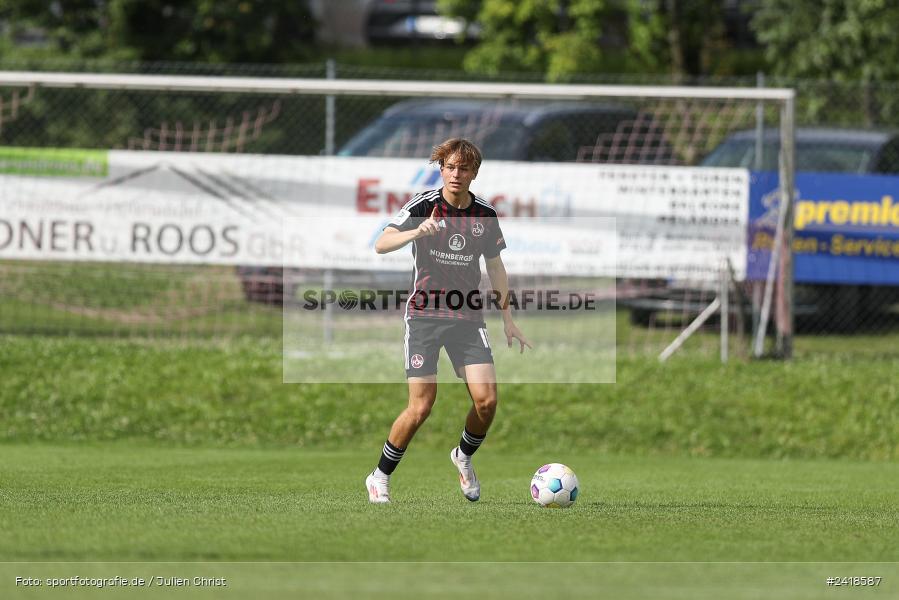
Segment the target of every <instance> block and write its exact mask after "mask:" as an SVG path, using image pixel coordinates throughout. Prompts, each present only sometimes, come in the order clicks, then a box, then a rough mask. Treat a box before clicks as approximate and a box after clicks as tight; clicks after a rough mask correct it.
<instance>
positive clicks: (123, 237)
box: [0, 151, 749, 279]
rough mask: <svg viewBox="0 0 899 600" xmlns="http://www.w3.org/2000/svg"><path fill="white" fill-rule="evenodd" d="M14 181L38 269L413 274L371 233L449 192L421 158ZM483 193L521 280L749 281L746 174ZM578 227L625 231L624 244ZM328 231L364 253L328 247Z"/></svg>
mask: <svg viewBox="0 0 899 600" xmlns="http://www.w3.org/2000/svg"><path fill="white" fill-rule="evenodd" d="M5 172H6V173H8V174H2V173H0V258H16V259H37V260H86V261H131V262H154V263H202V264H234V265H266V266H280V265H282V264H287V265H289V266H318V267H331V268H345V267H346V268H348V266H349V265H348V263H349V262H353V261H355V264H356V266H354V267H353V268H360V269H404V270H406V269H409V268H410V267H409V260H408V256H404V255H403V254H397V255H396V256H395V257H389V258H385V257H383V256H380V257H379V256H377V255H375V254H374V252H373V250H370V248H371V246H372V245H373V242H374V238H373V236H374V235H375V234H376V232H378V231H380V228H381V227H382V226H383V225H384V224H386V222H387V220H388V218H389V217H391V216H392V215H393V214H394V213H395V212H396V211H398V210H399V208H400V207H401V206H402V205H403V204H404V203H405V202H406V201H407V200H408V199H409V198H411V197H412V196H413V195H414V194H415V193H417V192H419V191H422V190H425V189H432V188H436V187H439V186H440V185H441V181H440V177H439V172H438V171H437V170H436V168H435V167H432V166H429V165H427V163H426V162H424V161H420V160H408V159H377V158H344V157H292V156H258V155H207V154H188V153H169V152H130V151H112V152H109V154H108V174H107V175H106V176H105V177H89V176H88V177H72V176H51V175H46V176H39V175H33V174H13V173H14V171H13V172H11V171H5ZM472 191H473V192H475V193H476V194H478V195H479V196H481V197H483V198H484V199H486V200H487V201H488V202H491V203H492V204H493V205H494V206H495V208H496V209H497V212H498V214H499V215H500V224H501V226H502V227H503V231H504V233H505V237H506V243H507V246H508V250H507V251H505V252H504V253H503V259H504V262H506V264H507V265H508V266H509V271H510V272H513V273H514V272H527V273H534V271H533V270H525V269H532V268H534V267H535V265H537V264H540V265H544V267H545V268H546V269H549V272H555V273H557V274H582V273H585V272H586V271H589V270H591V269H592V271H591V272H592V273H594V274H595V273H608V272H610V269H611V265H612V264H614V261H613V259H614V258H615V257H616V255H617V276H618V277H646V278H689V279H697V278H709V279H710V278H714V277H717V271H718V269H719V267H720V262H721V259H722V258H725V257H726V258H729V259H730V260H731V263H732V264H733V266H734V268H735V269H736V271H737V275H738V277H742V276H743V273H744V271H745V264H746V258H745V257H746V222H747V214H748V198H749V177H748V173H747V171H745V170H742V169H705V168H686V167H649V166H615V165H593V164H569V163H516V162H498V161H497V162H491V161H489V160H488V161H487V162H485V163H484V165H482V167H481V172H480V173H479V175H478V177H477V179H476V180H475V181H474V183H473V184H472ZM310 217H315V218H318V219H324V220H316V219H310ZM348 217H353V218H348ZM581 217H605V218H610V219H614V221H615V223H616V225H617V237H616V236H615V232H614V230H603V229H601V228H600V230H596V228H595V227H594V223H595V222H596V221H594V220H592V219H580V218H581ZM303 219H308V220H309V223H310V225H311V224H312V223H318V224H319V225H318V226H317V227H314V226H313V227H305V228H304V227H302V226H301V224H302V223H303ZM579 221H581V222H580V225H579ZM325 222H327V223H330V225H329V226H328V227H333V228H334V230H333V232H332V233H333V234H334V235H337V237H338V238H339V239H343V240H353V241H354V244H350V245H345V246H344V249H343V250H341V251H338V252H334V251H332V250H333V248H331V249H330V250H328V251H326V247H325V246H324V245H322V244H324V240H323V238H322V236H323V235H324V238H325V240H330V239H331V238H332V237H333V236H332V235H331V234H330V233H328V234H327V235H325V232H324V231H323V230H322V229H321V227H322V223H325ZM361 240H364V241H365V244H366V245H365V247H363V248H357V250H358V252H355V253H353V254H352V255H350V254H348V253H347V248H348V247H349V246H352V247H353V248H356V245H355V242H357V241H360V243H361ZM610 244H611V245H614V246H615V252H612V251H611V250H610ZM579 248H580V249H583V248H589V249H590V251H578V249H579ZM366 252H368V254H366ZM598 253H601V254H598ZM362 255H365V256H363V257H362V258H359V256H362ZM552 257H554V258H552ZM560 257H562V258H560ZM285 261H286V262H285ZM609 261H613V262H611V263H610V262H609ZM316 263H318V264H316ZM559 269H563V270H562V271H559Z"/></svg>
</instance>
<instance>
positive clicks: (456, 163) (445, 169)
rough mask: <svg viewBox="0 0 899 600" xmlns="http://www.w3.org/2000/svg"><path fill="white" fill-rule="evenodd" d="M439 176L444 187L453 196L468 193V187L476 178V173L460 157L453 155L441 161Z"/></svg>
mask: <svg viewBox="0 0 899 600" xmlns="http://www.w3.org/2000/svg"><path fill="white" fill-rule="evenodd" d="M440 175H441V177H443V185H444V187H446V189H447V190H449V191H450V192H453V193H454V194H459V193H465V192H467V191H468V186H470V185H471V182H472V181H473V180H474V178H475V177H477V175H478V172H477V171H475V170H474V169H473V168H472V166H471V165H470V164H468V163H466V162H465V161H463V160H462V157H461V156H459V155H458V154H454V155H452V156H450V157H449V158H447V159H446V160H445V161H443V166H442V167H440Z"/></svg>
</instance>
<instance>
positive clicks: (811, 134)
mask: <svg viewBox="0 0 899 600" xmlns="http://www.w3.org/2000/svg"><path fill="white" fill-rule="evenodd" d="M795 139H796V166H795V167H796V171H797V172H811V173H816V172H817V173H856V174H899V134H897V133H890V132H882V131H867V130H860V129H835V128H798V129H797V130H796V135H795ZM758 147H759V144H758V133H757V132H756V131H755V130H746V131H739V132H736V133H734V134H732V135H730V136H729V137H728V138H726V139H725V140H724V141H723V142H722V143H721V144H719V145H718V146H717V147H716V148H715V149H714V150H713V151H712V152H711V153H709V155H708V156H707V157H706V158H705V159H704V160H703V161H702V162H701V166H704V167H737V168H747V169H752V170H757V171H776V170H777V169H778V153H779V151H780V131H779V130H777V129H764V130H762V137H761V145H760V147H761V152H762V155H761V157H760V160H758V161H757V160H756V149H757V148H758ZM747 287H748V286H747ZM746 292H747V295H748V293H749V291H748V290H746ZM694 295H695V294H694ZM683 297H685V291H684V289H683V288H679V289H673V288H672V286H670V285H657V286H656V287H654V288H653V289H652V293H650V294H648V295H646V296H643V297H640V298H636V299H634V300H625V301H623V302H622V304H624V305H627V306H629V307H630V309H631V314H630V316H631V322H633V323H635V324H640V325H646V324H648V323H649V322H650V321H651V319H652V317H653V315H654V314H655V313H657V312H660V311H664V310H675V311H680V312H682V313H684V314H685V315H687V316H694V315H695V314H697V313H698V312H699V310H701V309H702V308H703V307H704V304H703V305H702V306H701V305H700V304H695V305H691V306H688V305H687V303H685V302H684V301H683V300H682V298H683ZM896 302H899V288H896V287H892V286H871V285H837V284H826V285H825V284H814V285H811V284H797V285H795V286H794V315H795V317H796V320H797V326H798V327H800V328H806V329H810V330H821V329H828V330H842V331H853V330H856V329H858V328H860V327H864V326H865V325H866V319H868V318H870V317H871V316H872V315H879V314H880V312H881V311H882V309H883V308H884V307H887V306H889V305H891V304H893V303H896ZM750 321H751V320H747V321H746V322H747V323H749V322H750Z"/></svg>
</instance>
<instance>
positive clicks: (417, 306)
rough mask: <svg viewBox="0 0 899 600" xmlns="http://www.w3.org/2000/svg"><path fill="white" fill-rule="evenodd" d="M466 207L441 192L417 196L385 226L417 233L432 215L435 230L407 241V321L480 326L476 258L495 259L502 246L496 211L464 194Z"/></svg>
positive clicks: (479, 199)
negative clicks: (410, 279)
mask: <svg viewBox="0 0 899 600" xmlns="http://www.w3.org/2000/svg"><path fill="white" fill-rule="evenodd" d="M469 195H470V197H471V202H470V203H469V205H468V206H467V207H465V208H463V209H459V208H456V207H455V206H453V205H452V204H450V203H449V202H447V201H446V200H445V199H444V198H443V194H442V193H441V190H440V189H436V190H429V191H427V192H422V193H420V194H416V195H415V196H413V197H412V199H411V200H409V202H407V203H406V204H405V205H404V206H403V208H402V209H401V210H400V211H399V213H397V215H396V216H395V217H394V218H393V219H392V220H391V221H390V222H389V223H388V224H387V225H386V226H385V229H386V227H394V228H396V229H399V230H400V231H409V230H411V229H416V228H417V227H418V226H419V225H421V223H422V222H423V221H424V220H425V219H427V218H428V217H429V216H431V213H432V212H433V211H434V209H435V208H436V213H435V214H434V218H435V219H436V220H437V223H438V226H439V229H438V232H437V233H436V234H435V235H433V236H427V237H423V238H419V239H417V240H414V241H413V242H412V256H413V259H414V261H415V271H414V275H413V283H412V289H411V291H410V296H409V301H408V302H406V316H407V317H408V318H423V317H427V318H439V319H465V320H469V321H475V322H478V323H483V321H484V317H483V310H482V309H481V306H483V297H482V296H481V294H480V291H479V285H480V282H481V264H480V260H481V256H482V255H483V256H484V257H485V258H495V257H497V256H499V253H500V251H501V250H503V249H504V248H505V247H506V242H505V240H504V239H503V232H502V230H501V229H500V226H499V220H498V219H497V215H496V210H495V209H494V208H493V207H492V206H491V205H490V204H488V203H487V202H486V201H485V200H483V199H481V198H478V197H477V196H475V195H474V194H472V193H471V192H469Z"/></svg>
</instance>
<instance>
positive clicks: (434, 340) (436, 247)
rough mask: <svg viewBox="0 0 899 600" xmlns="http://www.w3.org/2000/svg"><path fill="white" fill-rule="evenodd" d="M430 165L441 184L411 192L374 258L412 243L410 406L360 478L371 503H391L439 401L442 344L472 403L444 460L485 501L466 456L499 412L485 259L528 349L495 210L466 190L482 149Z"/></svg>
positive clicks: (407, 348) (453, 150)
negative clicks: (398, 475) (399, 471)
mask: <svg viewBox="0 0 899 600" xmlns="http://www.w3.org/2000/svg"><path fill="white" fill-rule="evenodd" d="M431 162H432V163H437V164H439V165H440V174H441V176H442V177H443V187H442V188H440V189H437V190H429V191H426V192H422V193H420V194H416V195H415V196H414V197H413V198H412V199H411V200H409V202H407V203H406V204H405V206H403V208H402V210H400V211H399V213H398V214H397V215H396V217H394V219H393V220H392V221H390V223H389V224H388V225H387V226H386V227H385V228H384V231H383V233H381V236H380V237H379V238H378V240H377V241H376V242H375V250H376V251H377V252H378V253H379V254H384V253H386V252H393V251H394V250H397V249H399V248H402V247H403V246H405V245H406V244H408V243H409V242H412V256H413V260H414V262H415V272H414V281H413V284H412V292H411V294H410V297H409V300H408V301H407V302H406V310H405V315H404V319H405V323H406V335H405V344H404V358H405V366H406V379H407V381H408V384H409V405H408V406H407V407H406V409H405V410H404V411H403V412H401V413H400V415H399V416H398V417H397V419H396V421H394V423H393V427H391V428H390V435H389V436H388V438H387V442H386V443H385V444H384V448H383V450H382V452H381V459H380V460H379V461H378V466H377V468H375V470H374V471H372V472H371V474H370V475H369V476H368V477H366V478H365V487H366V489H367V490H368V499H369V501H370V502H373V503H384V502H390V475H391V473H393V471H394V469H396V467H397V465H398V464H399V462H400V459H402V458H403V454H404V453H405V452H406V447H407V446H408V445H409V442H410V441H411V440H412V437H413V436H414V435H415V432H416V431H417V430H418V428H419V427H421V424H422V423H424V421H425V419H427V418H428V414H430V412H431V407H432V406H433V405H434V401H435V400H436V399H437V357H438V355H439V354H440V348H441V347H444V348H446V353H447V355H448V356H449V358H450V360H451V361H452V363H453V368H454V369H455V371H456V375H457V376H459V377H460V378H462V379H463V380H464V381H465V383H466V384H467V386H468V393H469V395H470V396H471V401H472V407H471V410H469V412H468V417H467V418H466V419H465V428H464V429H463V430H462V438H461V439H460V440H459V445H458V446H457V447H455V448H453V449H452V451H451V452H450V460H452V462H453V464H454V465H455V466H456V468H457V469H458V471H459V483H460V485H461V487H462V494H464V496H465V497H466V498H468V499H469V500H470V501H472V502H474V501H476V500H477V499H478V498H480V496H481V484H480V482H479V481H478V477H477V475H475V472H474V469H473V468H472V466H471V457H472V455H473V454H474V453H475V451H476V450H477V449H478V447H479V446H480V445H481V443H482V442H483V441H484V438H485V436H486V435H487V430H488V429H489V428H490V423H491V422H492V421H493V415H494V414H495V413H496V372H495V371H494V368H493V354H492V352H491V350H490V340H489V338H488V337H487V328H486V327H485V325H484V317H483V314H482V311H481V309H480V306H482V305H483V302H484V300H483V298H481V296H480V293H479V292H478V291H477V290H478V284H479V283H480V280H481V266H480V258H481V255H483V256H484V260H485V263H486V265H487V275H488V276H489V277H490V283H491V285H492V287H493V289H494V290H495V291H496V292H498V297H499V299H500V303H499V305H500V306H501V307H503V310H502V315H503V323H504V327H503V329H504V332H505V335H506V341H507V343H508V345H509V346H510V347H511V346H512V340H513V339H517V340H518V342H519V344H520V346H521V352H524V347H525V346H527V347H528V348H530V347H531V344H530V342H528V340H527V339H526V338H525V337H524V335H523V334H522V333H521V331H520V330H519V329H518V327H517V326H516V325H515V323H514V322H513V321H512V313H511V311H510V310H509V307H508V306H507V304H508V303H507V301H506V300H507V297H508V287H509V284H508V278H507V276H506V269H505V267H504V266H503V261H502V258H500V255H499V253H500V251H501V250H502V249H503V248H505V247H506V243H505V241H504V240H503V233H502V231H501V230H500V227H499V222H498V221H497V218H496V211H495V210H494V209H493V207H492V206H490V204H488V203H487V202H485V201H484V200H482V199H481V198H478V197H477V196H475V195H474V194H472V193H471V192H469V191H468V187H469V186H470V185H471V182H472V181H473V180H474V178H475V177H476V176H477V174H478V169H479V168H480V166H481V152H480V150H478V148H477V146H475V145H474V144H473V143H471V142H470V141H468V140H465V139H461V138H453V139H450V140H447V141H445V142H443V143H442V144H440V145H439V146H437V147H436V148H434V152H433V153H432V154H431ZM460 299H461V303H460Z"/></svg>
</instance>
